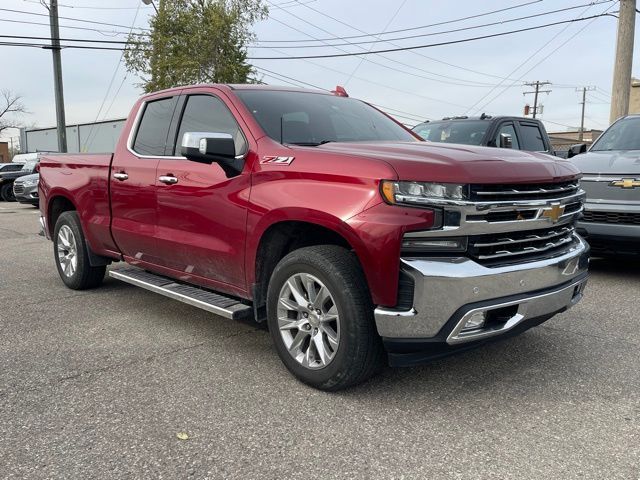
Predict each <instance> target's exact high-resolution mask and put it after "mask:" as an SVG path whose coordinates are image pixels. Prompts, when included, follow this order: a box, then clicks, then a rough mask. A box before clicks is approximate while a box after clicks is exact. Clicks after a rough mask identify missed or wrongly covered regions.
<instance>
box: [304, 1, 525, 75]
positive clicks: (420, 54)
mask: <svg viewBox="0 0 640 480" xmlns="http://www.w3.org/2000/svg"><path fill="white" fill-rule="evenodd" d="M522 5H526V4H522ZM304 7H305V8H306V9H307V10H311V11H313V12H316V13H318V14H320V15H322V16H324V17H327V18H330V19H331V20H333V21H334V22H337V23H339V24H341V25H344V26H346V27H349V28H351V29H352V30H355V31H356V32H360V33H364V34H366V35H368V34H367V32H365V31H364V30H361V29H359V28H357V27H355V26H353V25H351V24H349V23H346V22H344V21H342V20H340V19H338V18H336V17H332V16H331V15H329V14H328V13H325V12H321V11H320V10H318V9H316V8H313V7H310V6H309V5H306V4H305V5H304ZM334 38H337V37H334ZM388 43H389V44H390V45H394V46H400V45H398V44H396V43H393V42H388ZM409 53H411V54H413V55H415V56H418V57H421V58H426V59H427V60H431V61H432V62H436V63H439V64H442V65H446V66H448V67H453V68H457V69H460V70H463V71H465V72H470V73H475V74H478V75H482V76H485V77H489V78H497V79H500V80H504V78H503V77H501V76H498V75H493V74H490V73H485V72H480V71H478V70H474V69H471V68H467V67H463V66H460V65H455V64H453V63H449V62H445V61H443V60H439V59H437V58H433V57H430V56H428V55H425V54H424V53H423V52H418V51H415V50H411V51H410V52H409ZM380 57H381V58H384V59H387V60H390V59H389V57H386V56H384V55H380ZM414 68H415V67H414ZM420 70H421V71H423V72H425V73H431V74H432V75H436V76H438V77H442V78H451V79H454V80H459V79H457V78H456V77H451V76H448V75H442V74H439V73H435V72H428V71H427V70H422V69H420ZM487 86H489V84H487Z"/></svg>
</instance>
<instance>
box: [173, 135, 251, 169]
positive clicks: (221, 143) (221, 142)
mask: <svg viewBox="0 0 640 480" xmlns="http://www.w3.org/2000/svg"><path fill="white" fill-rule="evenodd" d="M180 153H181V154H182V155H183V156H184V157H186V158H187V160H191V161H193V162H199V163H209V164H211V163H214V162H215V163H218V164H219V165H220V167H222V169H223V170H224V171H225V173H226V174H227V176H228V177H233V176H236V175H238V174H239V173H240V172H241V171H242V167H243V164H244V161H243V159H241V158H236V145H235V142H234V141H233V137H232V136H231V135H229V134H228V133H211V132H186V133H185V134H184V135H183V136H182V143H181V147H180Z"/></svg>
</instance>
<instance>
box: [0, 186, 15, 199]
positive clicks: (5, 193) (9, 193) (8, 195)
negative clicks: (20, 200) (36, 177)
mask: <svg viewBox="0 0 640 480" xmlns="http://www.w3.org/2000/svg"><path fill="white" fill-rule="evenodd" d="M0 197H2V200H4V201H5V202H15V201H16V196H15V195H14V194H13V183H5V184H4V185H2V186H1V187H0Z"/></svg>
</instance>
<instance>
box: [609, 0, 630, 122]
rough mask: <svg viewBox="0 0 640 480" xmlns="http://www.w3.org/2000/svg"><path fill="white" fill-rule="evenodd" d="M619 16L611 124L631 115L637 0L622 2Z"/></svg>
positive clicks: (622, 0) (612, 88) (623, 0)
mask: <svg viewBox="0 0 640 480" xmlns="http://www.w3.org/2000/svg"><path fill="white" fill-rule="evenodd" d="M618 15H619V16H618V37H617V44H616V63H615V65H614V67H613V85H612V87H611V93H612V95H611V113H610V115H609V121H610V123H613V122H615V121H616V120H617V119H619V118H620V117H623V116H625V115H627V114H628V113H629V94H630V93H631V66H632V64H633V37H634V35H635V26H636V0H620V13H619V14H618Z"/></svg>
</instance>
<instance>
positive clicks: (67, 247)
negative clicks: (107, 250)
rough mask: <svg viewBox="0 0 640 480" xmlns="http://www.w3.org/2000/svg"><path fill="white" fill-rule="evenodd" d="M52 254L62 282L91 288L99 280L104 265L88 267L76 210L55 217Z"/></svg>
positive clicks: (95, 285)
mask: <svg viewBox="0 0 640 480" xmlns="http://www.w3.org/2000/svg"><path fill="white" fill-rule="evenodd" d="M53 254H54V257H55V261H56V267H57V268H58V273H59V274H60V278H61V279H62V281H63V282H64V284H65V285H66V286H67V287H69V288H71V289H73V290H85V289H88V288H95V287H97V286H98V285H100V284H101V283H102V280H103V278H104V274H105V271H106V269H107V267H106V266H104V265H103V266H99V267H92V266H91V264H90V263H89V254H88V251H87V244H86V242H85V239H84V234H83V233H82V228H81V226H80V219H79V218H78V214H77V213H76V212H64V213H62V214H61V215H60V216H59V217H58V221H57V222H56V226H55V229H54V232H53Z"/></svg>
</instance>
